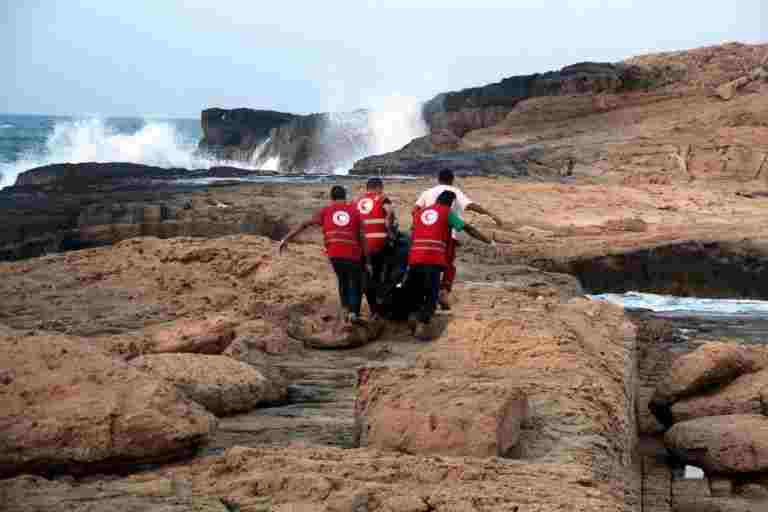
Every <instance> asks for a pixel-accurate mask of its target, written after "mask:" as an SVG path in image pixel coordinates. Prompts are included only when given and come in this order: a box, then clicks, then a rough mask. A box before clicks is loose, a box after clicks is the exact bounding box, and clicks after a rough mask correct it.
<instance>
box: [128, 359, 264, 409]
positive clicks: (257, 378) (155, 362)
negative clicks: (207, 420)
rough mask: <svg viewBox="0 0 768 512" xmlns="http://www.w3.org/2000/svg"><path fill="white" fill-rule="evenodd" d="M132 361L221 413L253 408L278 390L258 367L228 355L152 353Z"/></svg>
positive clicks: (191, 397)
mask: <svg viewBox="0 0 768 512" xmlns="http://www.w3.org/2000/svg"><path fill="white" fill-rule="evenodd" d="M131 364H133V365H134V366H136V367H137V368H140V369H142V370H144V371H147V372H149V373H151V374H153V375H155V376H157V377H159V378H161V379H164V380H165V381H167V382H170V383H172V384H174V385H176V386H178V387H179V388H180V389H181V390H182V391H183V392H184V394H185V395H187V396H188V397H189V398H190V399H191V400H194V401H195V402H198V403H200V404H202V405H203V406H205V408H206V409H208V410H209V411H211V412H212V413H214V414H216V415H217V416H226V415H227V414H233V413H236V412H242V411H248V410H250V409H253V408H255V407H256V406H257V405H258V404H260V403H264V402H266V401H267V397H271V396H273V393H274V392H271V391H270V389H269V388H270V385H271V384H270V382H268V381H267V379H266V378H265V377H264V376H263V375H262V374H261V373H260V372H259V371H258V370H256V369H255V368H253V367H251V366H249V365H248V364H245V363H242V362H240V361H236V360H234V359H232V358H229V357H227V356H216V355H203V354H150V355H145V356H141V357H138V358H136V359H134V360H133V361H131Z"/></svg>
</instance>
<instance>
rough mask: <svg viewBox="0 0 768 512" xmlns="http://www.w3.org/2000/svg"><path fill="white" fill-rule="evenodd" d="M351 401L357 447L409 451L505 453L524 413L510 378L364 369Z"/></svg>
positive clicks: (519, 393) (513, 442)
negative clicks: (353, 398) (355, 393)
mask: <svg viewBox="0 0 768 512" xmlns="http://www.w3.org/2000/svg"><path fill="white" fill-rule="evenodd" d="M358 376H359V380H358V398H357V402H356V404H355V420H356V421H355V424H356V438H357V439H358V441H359V444H360V446H367V447H372V448H378V449H382V450H391V451H399V452H404V453H411V454H434V455H453V456H473V457H496V456H499V457H509V456H513V455H514V449H515V447H516V445H517V443H518V441H519V440H520V432H521V425H522V423H523V421H525V419H526V418H527V416H528V399H527V398H526V396H525V394H524V393H523V392H522V391H521V390H520V389H519V388H516V387H515V383H514V381H513V380H510V379H497V378H496V379H495V378H488V377H484V376H483V375H482V372H474V373H472V374H466V375H457V374H455V373H448V372H439V371H438V372H432V371H428V370H420V369H390V368H370V367H366V368H363V369H361V370H360V372H359V373H358Z"/></svg>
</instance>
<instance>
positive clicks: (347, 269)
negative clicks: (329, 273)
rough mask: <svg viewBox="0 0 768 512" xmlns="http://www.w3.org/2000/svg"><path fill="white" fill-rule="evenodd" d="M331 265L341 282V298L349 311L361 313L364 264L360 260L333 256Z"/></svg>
mask: <svg viewBox="0 0 768 512" xmlns="http://www.w3.org/2000/svg"><path fill="white" fill-rule="evenodd" d="M330 260H331V266H332V267H333V271H334V272H336V279H337V280H338V282H339V299H340V300H341V305H342V306H343V307H344V309H346V310H347V311H350V312H352V313H354V314H356V315H359V314H360V304H361V302H362V299H363V266H362V264H361V263H360V262H359V261H352V260H345V259H342V258H331V259H330Z"/></svg>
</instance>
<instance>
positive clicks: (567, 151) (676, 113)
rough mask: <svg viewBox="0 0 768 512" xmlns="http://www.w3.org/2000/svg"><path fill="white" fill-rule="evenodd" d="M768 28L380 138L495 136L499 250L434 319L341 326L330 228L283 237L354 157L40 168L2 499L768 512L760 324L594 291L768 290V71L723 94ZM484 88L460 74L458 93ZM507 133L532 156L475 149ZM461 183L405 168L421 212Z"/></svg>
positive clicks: (31, 194) (4, 287)
mask: <svg viewBox="0 0 768 512" xmlns="http://www.w3.org/2000/svg"><path fill="white" fill-rule="evenodd" d="M755 48H757V47H744V46H741V45H736V46H732V45H726V46H724V47H719V48H715V49H702V50H695V51H692V52H687V53H683V54H671V55H662V56H653V57H649V58H645V59H643V58H639V59H633V65H637V66H650V67H651V68H654V67H655V68H659V67H661V68H664V66H672V64H674V66H672V68H670V71H669V74H668V75H664V76H669V77H672V76H673V75H674V77H676V78H675V80H674V82H673V83H671V84H667V85H669V86H670V87H669V89H668V90H667V89H665V90H664V91H655V92H653V93H648V94H646V93H644V92H638V91H634V90H633V91H630V92H627V94H626V95H624V94H623V93H622V94H608V95H598V94H592V93H586V94H584V95H576V96H572V95H554V96H546V97H534V98H528V99H526V100H525V101H519V102H516V103H515V105H514V106H513V107H512V111H510V112H509V113H508V114H507V115H506V117H505V118H504V120H502V121H500V122H498V123H497V124H494V126H491V127H480V128H477V127H476V129H470V130H469V131H467V132H466V133H463V134H462V135H461V136H459V135H457V134H455V133H446V132H445V131H435V132H433V133H431V134H430V135H429V136H427V137H426V138H424V139H421V140H417V141H414V142H413V143H412V145H410V146H411V147H410V148H407V150H403V151H401V152H398V153H396V154H390V155H383V156H379V157H372V159H368V160H367V162H368V163H365V162H363V163H360V164H359V165H360V166H361V167H358V169H362V168H363V167H365V166H366V165H368V164H369V163H371V166H370V167H369V168H368V169H367V170H366V169H362V170H361V171H360V174H366V173H367V172H369V171H370V172H372V173H373V172H375V173H376V174H379V173H382V174H385V175H386V174H388V171H387V169H382V167H387V166H390V167H391V169H390V170H394V169H395V168H402V166H403V165H406V164H405V163H403V162H406V161H407V160H408V159H409V158H412V157H413V158H414V160H413V161H414V162H416V163H414V164H413V167H412V168H413V169H418V168H422V169H424V173H425V174H427V173H432V172H434V170H436V169H437V168H444V166H445V165H453V164H452V163H450V162H448V163H446V162H447V160H450V159H451V158H452V157H453V156H455V155H456V154H458V153H460V154H462V155H464V156H460V157H456V158H455V160H457V161H462V160H461V159H462V158H465V157H466V155H474V156H472V157H471V158H469V159H468V160H465V161H464V162H465V164H466V166H467V167H466V169H477V168H478V167H480V171H482V172H477V173H475V174H481V176H472V177H464V178H462V179H461V180H460V186H461V187H462V189H463V190H464V191H465V192H466V193H467V195H469V197H471V198H473V200H474V201H476V202H478V203H480V204H483V205H484V206H485V207H487V208H488V209H490V210H492V211H494V212H495V213H497V214H498V215H499V216H500V217H501V218H502V219H503V220H504V224H503V226H501V227H499V226H496V225H495V224H492V223H491V222H490V221H489V220H488V219H487V218H484V217H479V216H476V215H474V214H471V213H468V215H467V216H468V220H469V221H470V222H471V223H473V224H474V225H477V226H478V227H479V228H480V229H481V230H483V231H485V232H488V233H490V234H492V236H493V239H494V240H495V241H496V242H497V247H496V248H495V249H494V248H490V247H488V246H485V245H481V244H477V243H473V242H468V243H466V244H464V245H463V246H462V247H461V249H460V251H459V257H458V267H459V284H458V285H457V287H456V290H455V298H456V304H455V306H454V307H453V308H452V309H451V310H449V311H442V312H440V313H439V314H438V316H437V318H436V321H435V322H434V331H433V332H432V339H431V341H428V342H424V341H417V340H416V339H415V338H414V337H413V336H412V333H411V331H410V329H409V327H408V325H407V324H398V323H375V324H374V323H370V324H368V326H367V327H366V328H365V329H364V331H363V332H361V333H359V334H357V335H355V336H348V337H343V338H334V337H333V336H330V335H329V332H330V326H331V325H332V324H333V323H334V320H335V317H336V313H337V304H336V301H337V298H336V293H335V286H336V284H335V279H334V276H333V274H332V273H331V272H330V270H329V268H328V263H327V261H326V260H325V257H324V256H323V253H322V240H321V235H320V233H318V232H316V231H314V232H311V233H307V234H306V235H304V236H302V237H300V239H299V240H297V241H296V243H294V244H292V245H291V247H290V248H289V250H288V251H287V252H286V253H285V254H284V255H282V256H278V254H277V252H276V246H277V243H276V240H277V239H279V238H280V237H282V236H283V235H284V234H285V232H286V231H287V230H288V229H289V228H290V227H291V226H294V225H296V224H297V223H298V222H300V221H303V220H306V219H307V218H309V217H310V215H311V214H312V213H313V212H315V211H316V210H317V209H318V208H320V207H321V206H323V205H324V204H326V202H327V198H328V188H329V186H328V185H329V183H305V184H285V183H226V184H223V185H221V186H199V185H188V186H187V185H185V186H182V185H180V184H179V183H177V182H175V181H173V180H167V179H165V178H164V177H163V176H167V175H172V174H173V173H174V172H175V171H165V170H163V171H160V170H147V169H136V168H133V167H130V166H120V165H118V166H115V167H114V168H112V167H110V166H109V164H106V165H105V166H100V165H99V164H91V165H90V166H88V165H86V166H83V167H77V166H75V167H71V166H62V167H56V168H51V169H44V170H38V171H34V172H31V173H30V174H29V175H26V176H24V177H23V179H22V180H21V182H20V183H19V184H18V185H19V186H16V187H11V188H10V189H4V190H3V191H2V192H0V215H2V217H3V219H4V221H7V222H4V228H3V231H2V237H0V240H2V243H3V245H2V253H1V254H2V259H7V260H14V261H5V262H2V263H0V297H3V299H2V301H0V362H1V363H0V476H1V478H0V503H2V504H3V507H4V509H6V510H10V511H17V510H18V511H22V510H23V511H30V510H39V511H51V510H61V509H62V507H64V508H66V509H68V510H76V511H83V512H84V511H86V510H107V509H108V510H118V511H120V510H125V511H128V510H168V511H175V510H190V509H191V510H201V511H217V512H219V511H220V512H224V511H233V510H240V511H250V512H262V511H267V510H275V511H285V512H288V511H291V512H296V511H318V510H320V511H327V512H403V511H413V512H429V511H436V512H495V511H514V510H517V511H518V512H524V511H525V512H533V511H537V512H550V511H551V512H554V511H558V510H585V511H590V512H593V511H594V512H689V511H697V512H700V511H712V512H719V511H729V512H748V511H755V510H762V509H763V508H764V507H765V504H766V503H768V500H766V497H768V479H767V477H766V475H768V459H767V458H766V453H768V445H766V439H768V438H766V432H768V427H766V422H768V420H766V418H765V414H766V411H765V408H764V405H763V404H764V402H765V397H764V394H765V389H767V388H766V387H765V386H766V383H765V375H764V374H765V373H766V371H768V370H766V369H765V368H766V367H768V364H766V361H768V352H766V349H765V347H764V346H763V345H762V343H760V341H762V340H761V339H760V338H759V336H755V335H750V336H746V335H744V336H742V335H741V334H738V331H737V334H736V337H735V338H734V337H731V336H726V334H727V332H726V331H708V332H707V331H706V330H705V329H699V330H698V331H695V330H694V331H693V334H690V332H689V334H690V335H689V336H688V338H685V337H683V336H680V331H679V329H676V328H677V327H679V326H680V324H679V323H677V324H675V322H667V321H663V320H660V319H658V318H655V317H653V316H648V315H646V314H636V313H631V314H630V313H627V312H626V311H624V310H623V309H622V308H620V307H618V306H615V305H612V304H609V303H607V302H603V301H596V300H592V299H591V298H589V297H588V296H587V295H586V294H587V292H602V291H623V290H626V289H630V288H635V289H640V290H645V291H657V292H673V293H680V294H683V295H691V294H693V295H697V296H724V295H726V296H735V297H742V296H750V297H756V298H766V297H768V292H766V290H765V289H764V286H763V285H762V282H763V281H764V273H765V272H764V269H765V268H766V262H767V261H768V246H766V245H765V244H764V243H763V242H762V241H761V240H763V239H765V238H766V236H767V235H768V228H766V225H767V224H766V222H765V220H766V218H768V204H766V203H765V201H764V189H765V185H764V181H763V178H764V177H763V176H761V174H760V169H759V168H757V167H756V166H755V164H756V163H757V164H758V165H759V160H760V158H758V157H759V156H760V155H762V151H763V148H764V144H765V141H766V140H768V139H765V135H766V132H765V130H766V128H765V122H766V118H765V115H766V113H767V112H768V111H766V110H765V108H764V107H765V102H764V101H763V100H764V98H765V94H766V92H768V90H767V89H766V87H768V86H766V85H765V84H763V83H761V82H760V81H759V80H756V81H753V82H749V83H745V84H742V86H741V89H738V88H737V87H736V86H733V87H734V90H735V91H736V93H734V95H733V96H731V97H729V98H728V99H726V98H723V97H722V96H720V95H718V96H711V95H709V94H708V93H706V92H705V90H706V89H707V88H709V87H710V86H711V85H712V84H715V83H718V82H719V81H723V80H728V81H730V80H732V79H734V78H735V77H736V76H737V75H738V74H740V73H743V72H744V70H743V68H744V65H748V66H752V65H754V64H755V60H756V59H757V55H758V50H759V48H757V49H755ZM736 57H739V58H740V59H741V60H739V62H740V63H741V64H739V66H733V65H732V64H733V63H734V62H736V60H738V59H736ZM670 63H672V64H670ZM598 68H599V69H598V70H597V71H599V72H600V73H604V72H605V71H606V69H607V68H605V67H604V66H598ZM683 68H685V69H684V70H683ZM590 69H591V68H590ZM611 69H613V68H611ZM683 71H684V72H683ZM675 73H676V74H675ZM575 76H578V73H577V74H576V75H575ZM750 76H751V75H750ZM598 82H599V83H602V82H600V80H597V81H593V82H590V81H589V80H588V81H587V82H586V83H587V85H588V86H589V87H592V85H589V84H593V83H598ZM608 82H609V83H608V85H610V84H612V83H613V82H612V81H610V80H609V81H608ZM728 83H730V82H728ZM601 87H602V85H601ZM665 87H666V86H665ZM590 90H591V89H590ZM593 92H594V91H593ZM613 92H617V91H613ZM485 96H486V95H485V93H482V94H480V93H478V94H475V93H474V92H470V93H466V94H465V93H461V94H459V95H458V96H457V98H458V99H459V100H461V101H460V102H459V104H460V106H461V108H460V109H459V110H458V111H457V112H459V113H460V114H461V115H465V114H466V115H470V114H471V113H469V112H467V111H466V110H465V109H464V107H466V105H465V103H466V102H467V101H470V100H472V98H475V97H485ZM491 96H492V95H491ZM457 101H458V100H457ZM472 101H474V100H472ZM485 106H488V105H484V107H483V108H485ZM491 106H492V105H491ZM218 114H221V113H218ZM278 114H279V113H278ZM471 115H475V114H471ZM686 116H687V117H686ZM279 117H280V116H279V115H278V118H279ZM673 118H674V119H673ZM526 120H527V121H526ZM278 121H280V123H283V124H281V125H280V127H278V128H283V127H288V126H289V125H291V123H292V122H293V120H291V119H286V118H280V119H278ZM528 121H530V122H528ZM523 126H525V129H523V128H522V127H523ZM713 127H714V128H713ZM274 129H275V128H274V127H270V126H262V127H261V131H260V132H258V133H259V134H260V135H259V137H260V136H263V135H264V133H267V130H269V133H273V130H274ZM448 131H450V130H448ZM617 133H618V134H620V136H618V137H617V136H616V134H617ZM451 135H452V136H453V137H451ZM705 139H706V140H707V141H708V142H706V144H705V143H704V142H703V141H704V140H705ZM713 140H714V142H713ZM726 143H727V144H726ZM721 144H722V145H721ZM533 145H535V148H536V149H535V151H534V150H533V149H532V148H533V147H534V146H533ZM691 148H693V149H691ZM489 154H492V155H495V156H494V157H493V158H495V159H496V160H495V162H496V163H499V162H501V164H502V165H503V166H506V167H505V169H506V171H505V172H497V171H498V169H499V167H496V168H495V169H494V168H487V169H485V168H482V165H481V164H479V163H478V161H479V160H478V161H475V160H472V158H475V157H476V159H480V160H482V159H483V158H486V157H488V155H489ZM500 154H507V156H508V157H509V160H504V159H503V158H501V157H499V155H500ZM419 155H421V156H419ZM446 155H448V156H447V157H446ZM452 155H453V156H452ZM670 155H671V156H672V158H670ZM675 156H676V158H675ZM505 158H506V157H505ZM377 159H378V160H377ZM419 159H422V160H421V161H420V160H419ZM568 159H573V160H574V162H573V165H572V166H570V165H566V170H568V171H570V172H567V173H561V172H560V170H559V169H560V168H561V164H563V162H568ZM372 162H373V163H375V162H379V163H375V165H374V164H373V163H372ZM382 162H383V163H382ZM467 162H468V163H467ZM422 164H423V167H420V166H422ZM408 165H410V164H408ZM462 165H464V164H462ZM377 166H378V167H377ZM466 169H465V170H466ZM217 172H219V171H217ZM220 172H222V173H224V174H226V173H228V172H232V173H237V172H240V171H228V170H222V171H220ZM153 173H155V174H153ZM163 173H165V174H163ZM147 174H149V175H150V176H152V178H151V179H148V178H147ZM414 174H418V173H416V172H414ZM486 174H489V175H486ZM337 180H339V181H340V180H342V179H341V178H337ZM344 183H345V184H346V185H347V186H348V187H349V188H350V192H351V193H352V194H354V195H357V194H358V193H361V192H362V186H363V182H362V180H359V179H346V180H345V181H344ZM432 183H433V179H432V178H431V177H430V178H429V179H425V178H418V179H410V180H402V181H398V180H387V182H386V191H387V194H388V195H389V196H390V198H391V199H392V201H393V204H394V205H395V208H396V210H397V214H398V217H399V219H400V220H401V223H402V226H401V227H402V229H404V230H407V229H408V227H409V219H410V210H411V205H412V204H413V202H414V201H415V199H416V197H418V194H419V193H420V192H421V191H422V190H423V189H424V188H425V187H427V186H429V185H431V184H432ZM95 246H96V247H95ZM69 249H79V250H69ZM684 326H687V327H691V326H693V324H692V323H686V324H684ZM360 329H363V328H362V327H361V328H360ZM724 333H726V334H724ZM730 334H733V331H731V332H730ZM763 339H764V338H763ZM339 348H345V350H337V349H339ZM686 466H697V467H698V468H701V470H702V473H700V474H698V475H696V471H694V472H693V473H692V474H693V475H694V476H695V478H692V477H691V472H690V471H686Z"/></svg>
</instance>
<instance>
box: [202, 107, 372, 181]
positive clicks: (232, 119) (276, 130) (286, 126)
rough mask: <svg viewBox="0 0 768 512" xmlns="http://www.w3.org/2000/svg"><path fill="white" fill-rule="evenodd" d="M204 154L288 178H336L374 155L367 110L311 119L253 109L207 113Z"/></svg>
mask: <svg viewBox="0 0 768 512" xmlns="http://www.w3.org/2000/svg"><path fill="white" fill-rule="evenodd" d="M202 126H203V133H204V137H203V139H202V140H201V141H200V149H201V150H202V151H204V152H207V153H210V154H212V155H213V156H215V157H217V158H225V159H229V160H235V161H244V162H250V163H252V164H253V165H254V166H256V167H262V168H264V169H269V170H272V171H279V172H283V173H293V174H295V173H304V172H311V173H333V172H334V171H336V170H339V169H346V168H348V167H349V166H351V164H352V162H354V161H355V160H357V159H358V158H361V157H363V156H365V155H367V154H369V153H370V152H371V151H372V148H373V146H374V145H375V140H374V135H373V132H372V129H371V120H370V113H369V112H368V111H366V110H357V111H354V112H343V113H319V114H309V115H293V114H283V113H280V112H272V111H260V110H250V109H235V110H222V109H208V110H204V111H203V113H202Z"/></svg>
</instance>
